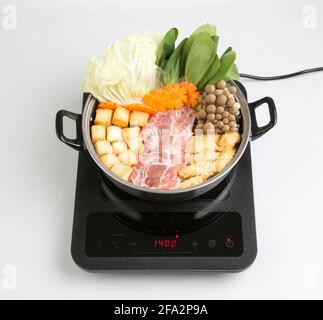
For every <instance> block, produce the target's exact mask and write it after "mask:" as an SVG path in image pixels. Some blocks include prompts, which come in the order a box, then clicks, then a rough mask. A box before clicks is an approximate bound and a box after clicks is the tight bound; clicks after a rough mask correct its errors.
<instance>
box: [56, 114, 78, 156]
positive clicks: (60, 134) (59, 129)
mask: <svg viewBox="0 0 323 320" xmlns="http://www.w3.org/2000/svg"><path fill="white" fill-rule="evenodd" d="M64 117H68V118H70V119H72V120H74V121H75V125H76V138H75V139H70V138H68V137H66V136H65V135H64V125H63V120H64ZM56 135H57V138H58V139H59V140H61V141H62V142H64V143H65V144H67V145H68V146H70V147H71V148H73V149H75V150H78V151H82V150H83V137H82V115H81V114H77V113H73V112H70V111H66V110H60V111H58V112H57V113H56Z"/></svg>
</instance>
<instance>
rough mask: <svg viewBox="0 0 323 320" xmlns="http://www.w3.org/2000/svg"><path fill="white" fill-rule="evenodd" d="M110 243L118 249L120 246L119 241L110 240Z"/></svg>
mask: <svg viewBox="0 0 323 320" xmlns="http://www.w3.org/2000/svg"><path fill="white" fill-rule="evenodd" d="M111 243H112V245H113V246H114V247H115V248H116V249H119V248H120V247H121V242H120V241H112V242H111Z"/></svg>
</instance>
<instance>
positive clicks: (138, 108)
mask: <svg viewBox="0 0 323 320" xmlns="http://www.w3.org/2000/svg"><path fill="white" fill-rule="evenodd" d="M125 107H126V108H127V109H128V110H129V111H142V112H147V113H149V114H150V115H153V114H155V113H156V112H158V110H155V109H154V108H152V107H150V106H147V105H145V104H140V103H132V104H128V105H126V106H125Z"/></svg>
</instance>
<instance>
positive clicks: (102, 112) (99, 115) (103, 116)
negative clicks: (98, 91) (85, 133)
mask: <svg viewBox="0 0 323 320" xmlns="http://www.w3.org/2000/svg"><path fill="white" fill-rule="evenodd" d="M112 114H113V111H112V110H111V109H96V113H95V119H94V124H102V125H104V126H110V125H111V119H112Z"/></svg>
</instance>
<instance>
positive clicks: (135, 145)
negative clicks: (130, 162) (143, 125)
mask: <svg viewBox="0 0 323 320" xmlns="http://www.w3.org/2000/svg"><path fill="white" fill-rule="evenodd" d="M127 144H128V147H129V149H130V150H131V151H133V152H134V153H136V154H138V153H140V152H143V151H144V150H145V146H144V144H143V142H142V141H141V139H140V138H139V139H131V140H129V141H127Z"/></svg>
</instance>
